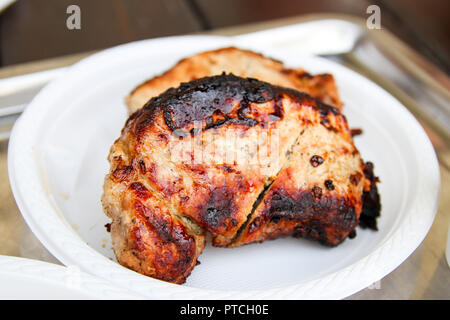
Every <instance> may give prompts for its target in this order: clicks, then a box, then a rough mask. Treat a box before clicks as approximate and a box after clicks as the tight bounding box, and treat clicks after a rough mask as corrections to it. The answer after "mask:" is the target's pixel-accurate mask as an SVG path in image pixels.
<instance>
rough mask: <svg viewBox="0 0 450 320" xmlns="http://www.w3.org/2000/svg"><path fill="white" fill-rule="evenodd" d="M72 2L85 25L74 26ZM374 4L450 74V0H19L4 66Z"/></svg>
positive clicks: (4, 40)
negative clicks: (70, 27) (68, 10)
mask: <svg viewBox="0 0 450 320" xmlns="http://www.w3.org/2000/svg"><path fill="white" fill-rule="evenodd" d="M70 4H77V5H78V6H79V7H80V9H81V30H68V29H67V28H66V19H67V17H68V15H67V14H66V8H67V6H69V5H70ZM371 4H376V5H378V6H379V7H380V9H381V23H382V27H383V28H387V29H389V30H391V31H393V32H394V33H395V34H396V35H397V36H398V37H400V38H401V39H402V40H403V41H405V42H406V43H408V44H409V45H410V46H411V47H414V48H415V49H416V50H418V51H419V52H420V53H422V54H423V55H424V56H425V57H427V58H428V59H429V60H430V61H432V62H433V63H435V64H436V65H437V66H438V67H439V68H441V69H443V70H445V71H446V72H447V73H450V68H449V66H450V56H449V55H448V52H449V51H450V19H448V13H449V12H450V1H448V0H427V1H422V0H396V1H390V0H277V1H273V0H226V1H224V0H94V1H93V0H77V1H72V0H18V1H17V3H15V4H13V5H12V6H11V7H10V8H8V9H7V10H6V11H5V12H4V13H2V14H1V15H0V54H1V55H0V65H3V66H5V65H11V64H16V63H23V62H27V61H33V60H39V59H45V58H50V57H57V56H61V55H68V54H73V53H79V52H84V51H91V50H98V49H102V48H106V47H109V46H113V45H117V44H120V43H126V42H129V41H135V40H141V39H147V38H153V37H161V36H167V35H176V34H186V33H192V32H197V31H206V30H211V29H217V28H224V27H230V26H236V25H242V24H248V23H255V22H262V21H269V20H272V19H278V18H285V17H293V16H298V15H304V14H317V13H333V14H336V13H338V14H347V15H353V16H355V17H359V18H367V16H368V14H367V13H366V9H367V7H368V6H369V5H371Z"/></svg>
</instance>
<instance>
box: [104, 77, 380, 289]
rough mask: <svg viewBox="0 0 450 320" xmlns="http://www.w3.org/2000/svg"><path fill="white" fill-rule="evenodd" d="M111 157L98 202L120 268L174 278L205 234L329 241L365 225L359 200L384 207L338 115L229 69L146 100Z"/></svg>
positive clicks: (230, 241) (236, 240)
mask: <svg viewBox="0 0 450 320" xmlns="http://www.w3.org/2000/svg"><path fill="white" fill-rule="evenodd" d="M109 161H110V164H111V169H110V172H109V174H108V175H107V176H106V178H105V184H104V194H103V197H102V203H103V207H104V210H105V212H106V214H107V215H108V216H109V217H110V218H111V219H112V223H111V236H112V240H113V246H114V250H115V254H116V257H117V259H118V261H119V262H120V263H121V264H122V265H124V266H127V267H129V268H131V269H133V270H135V271H137V272H140V273H143V274H145V275H148V276H152V277H155V278H158V279H162V280H166V281H170V282H175V283H183V282H184V281H185V279H186V277H187V276H188V275H189V273H190V272H191V270H192V269H193V268H194V266H195V265H196V262H197V257H198V255H199V254H200V253H201V251H202V250H203V247H204V244H205V239H206V237H207V235H208V236H210V237H211V238H212V242H213V245H214V246H220V247H233V246H239V245H243V244H247V243H251V242H261V241H264V240H267V239H274V238H276V237H279V236H282V235H293V236H298V237H300V236H301V237H307V238H311V239H315V240H318V241H320V242H321V243H323V244H326V245H331V246H334V245H337V244H339V243H340V242H342V241H343V240H344V239H345V238H346V237H347V236H348V235H349V234H350V232H351V231H352V230H353V229H354V228H355V227H356V225H357V224H358V222H359V219H360V215H361V212H362V209H363V206H364V203H363V199H364V194H366V195H367V194H370V195H371V196H366V198H368V199H369V200H370V201H371V203H370V209H371V210H372V211H373V210H376V209H377V207H376V205H375V204H374V202H377V201H378V202H379V199H378V198H377V197H375V196H374V195H375V194H377V192H376V179H375V178H374V176H373V174H372V173H371V172H372V168H371V167H370V168H369V170H367V168H366V165H365V164H364V162H363V161H362V159H361V156H360V154H359V152H358V150H357V149H356V147H355V146H354V144H353V140H352V136H351V131H350V129H349V127H348V124H347V121H346V118H345V117H344V116H343V115H342V114H341V112H340V111H339V109H338V108H335V107H332V106H329V105H327V104H324V103H322V102H320V101H319V100H317V99H314V98H312V97H311V96H309V95H308V94H306V93H302V92H299V91H296V90H293V89H290V88H283V87H280V86H275V85H271V84H269V83H266V82H262V81H259V80H256V79H252V78H241V77H237V76H234V75H232V74H228V75H226V74H222V75H220V76H214V77H205V78H201V79H197V80H194V81H191V82H187V83H183V84H181V85H180V86H179V87H177V88H171V89H169V90H167V91H165V92H164V93H163V94H161V95H159V96H158V97H155V98H153V99H151V100H150V101H148V102H147V103H146V105H145V106H144V107H143V108H141V109H139V110H138V111H137V112H135V113H133V114H132V115H131V116H130V117H129V119H128V120H127V122H126V124H125V127H124V128H123V130H122V134H121V136H120V137H119V138H118V139H117V140H116V141H115V143H114V145H113V146H112V148H111V151H110V155H109ZM369 171H370V172H369ZM378 209H379V207H378ZM372 215H373V214H372Z"/></svg>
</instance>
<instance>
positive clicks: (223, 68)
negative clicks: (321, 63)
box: [125, 47, 342, 113]
mask: <svg viewBox="0 0 450 320" xmlns="http://www.w3.org/2000/svg"><path fill="white" fill-rule="evenodd" d="M223 72H226V73H233V74H235V75H237V76H240V77H252V78H256V79H258V80H261V81H266V82H270V83H271V84H274V85H279V86H283V87H286V88H292V89H295V90H298V91H301V92H306V93H308V94H310V95H311V96H312V97H314V98H316V99H318V100H320V101H322V102H324V103H326V104H329V105H331V106H334V107H336V108H338V109H341V107H342V102H341V100H340V99H339V95H338V93H337V87H336V84H335V81H334V78H333V76H332V75H331V74H318V75H311V74H309V73H307V72H306V71H304V70H303V69H301V68H299V69H291V68H287V67H286V66H285V65H284V64H283V63H282V62H280V61H277V60H275V59H272V58H268V57H265V56H264V55H262V54H260V53H256V52H253V51H249V50H243V49H238V48H235V47H228V48H221V49H217V50H211V51H205V52H202V53H199V54H196V55H194V56H191V57H188V58H185V59H182V60H181V61H179V62H178V63H177V64H176V65H175V66H173V67H172V68H170V69H169V70H167V71H166V72H164V73H163V74H161V75H159V76H156V77H154V78H152V79H149V80H147V81H145V82H144V83H142V84H141V85H139V86H138V87H136V88H135V89H134V90H133V91H132V92H131V93H130V95H129V96H128V97H127V98H126V99H125V101H126V103H127V106H128V108H129V111H130V113H133V112H134V111H136V110H138V109H139V108H141V107H142V106H143V105H144V104H145V103H146V102H147V101H148V100H150V99H151V98H153V97H156V96H158V95H159V94H161V93H162V92H164V91H166V90H167V89H169V88H173V87H178V86H179V84H180V83H182V82H188V81H192V80H195V79H199V78H203V77H207V76H215V75H219V74H221V73H223Z"/></svg>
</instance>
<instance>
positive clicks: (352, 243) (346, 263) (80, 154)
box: [8, 36, 440, 299]
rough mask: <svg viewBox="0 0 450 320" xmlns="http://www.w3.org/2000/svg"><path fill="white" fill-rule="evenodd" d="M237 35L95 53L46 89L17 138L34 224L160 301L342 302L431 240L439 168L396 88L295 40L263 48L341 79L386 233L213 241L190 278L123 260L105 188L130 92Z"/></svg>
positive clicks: (19, 177)
mask: <svg viewBox="0 0 450 320" xmlns="http://www.w3.org/2000/svg"><path fill="white" fill-rule="evenodd" d="M233 41H235V40H234V39H233V38H222V37H209V36H185V37H169V38H161V39H154V40H146V41H141V42H135V43H130V44H126V45H122V46H119V47H115V48H112V49H108V50H105V51H103V52H100V53H98V54H95V55H93V56H90V57H88V58H87V59H84V60H83V61H81V62H79V63H77V64H76V65H74V66H73V67H70V68H69V69H68V70H67V71H65V72H64V73H63V74H62V76H60V77H59V78H58V79H57V80H55V81H53V82H52V83H51V84H50V85H48V86H47V87H45V88H44V89H43V90H42V91H41V92H40V93H39V94H38V95H37V96H36V97H35V99H34V100H33V101H32V102H31V104H30V105H29V106H28V107H27V109H26V111H25V113H24V114H23V115H22V117H21V118H20V120H19V121H18V122H17V124H16V126H15V128H14V130H13V134H12V136H11V140H10V146H9V159H8V160H9V174H10V179H11V186H12V189H13V192H14V196H15V198H16V200H17V203H18V205H19V208H20V210H21V212H22V214H23V216H24V217H25V219H26V221H27V223H28V224H29V226H30V227H31V229H32V230H33V232H34V233H35V234H36V236H37V237H38V238H39V239H40V240H41V241H42V243H43V244H44V245H45V246H46V247H47V248H48V250H50V252H52V253H53V254H54V255H55V256H56V257H57V258H58V259H59V260H60V261H62V262H63V263H64V264H66V265H68V266H71V265H76V266H79V267H80V268H81V269H82V270H83V271H85V272H88V273H90V274H93V275H96V276H98V277H101V278H104V279H107V280H109V281H112V282H113V283H115V284H116V285H119V286H123V287H124V288H127V289H129V290H132V291H134V292H137V293H140V294H143V295H145V296H147V297H149V298H155V297H157V298H162V299H170V298H174V299H175V298H177V299H220V298H232V299H264V298H269V299H315V298H322V299H339V298H343V297H346V296H348V295H350V294H353V293H355V292H357V291H359V290H361V289H363V288H365V287H367V286H369V285H371V284H372V283H374V282H376V281H377V280H379V279H381V278H382V277H384V276H385V275H386V274H388V273H389V272H391V271H392V270H393V269H395V268H396V267H397V266H398V265H399V264H401V263H402V261H404V260H405V259H406V258H407V257H408V256H409V255H410V254H411V253H412V252H413V251H414V249H415V248H416V247H417V246H418V245H419V244H420V242H421V241H422V240H423V238H424V237H425V235H426V234H427V232H428V230H429V228H430V226H431V224H432V222H433V219H434V215H435V212H436V210H437V202H438V197H439V188H440V181H439V167H438V163H437V160H436V156H435V153H434V150H433V148H432V145H431V143H430V141H429V140H428V138H427V136H426V134H425V133H424V131H423V130H422V127H421V126H420V125H419V123H418V122H417V121H416V120H415V118H414V117H413V116H412V115H411V114H410V113H409V112H408V111H407V110H406V108H405V107H403V106H402V105H401V104H400V103H399V102H398V101H397V100H395V99H394V98H393V97H392V96H390V95H389V94H388V93H387V92H385V91H384V90H382V89H381V88H379V87H378V86H376V85H375V84H373V83H372V82H370V81H369V80H367V79H365V78H363V77H362V76H360V75H358V74H356V73H354V72H352V71H351V70H348V69H346V68H344V67H342V66H340V65H337V64H335V63H332V62H330V61H327V60H324V59H320V58H317V57H307V56H301V55H299V54H298V53H296V52H293V51H291V50H288V49H285V50H283V49H278V50H270V49H264V48H253V49H257V50H259V51H261V52H263V53H265V54H267V55H269V56H273V57H275V58H277V59H280V60H282V61H283V62H285V63H286V64H287V65H288V66H292V67H295V66H301V67H303V68H305V69H306V70H308V71H309V72H311V73H318V72H330V73H332V74H333V75H334V76H335V78H336V81H337V84H338V87H339V92H340V95H341V98H342V100H343V101H344V102H345V109H344V113H345V114H346V116H347V118H348V121H349V124H350V127H353V128H362V129H363V130H364V134H363V135H361V136H358V137H356V138H355V141H356V145H357V147H358V148H359V150H360V151H361V154H362V156H363V158H364V160H365V161H372V162H373V163H374V164H375V173H376V175H378V176H379V177H380V179H381V183H380V184H379V191H380V193H381V201H382V213H381V218H380V219H379V231H378V232H374V231H370V230H361V229H359V228H358V230H357V233H358V235H357V237H356V238H355V239H353V240H346V241H345V242H344V243H342V244H341V245H340V246H338V247H336V248H328V247H323V246H321V245H319V244H317V243H315V242H312V241H308V240H303V239H293V238H285V239H278V240H274V241H267V242H265V243H263V244H252V245H247V246H244V247H240V248H233V249H221V248H213V247H211V246H207V247H206V248H205V250H204V253H203V254H202V255H201V256H200V261H201V264H200V265H199V266H197V267H196V268H195V269H194V271H193V272H192V274H191V275H190V277H189V278H188V280H187V282H186V284H184V285H174V284H169V283H166V282H162V281H159V280H155V279H152V278H149V277H145V276H142V275H140V274H138V273H135V272H133V271H130V270H128V269H126V268H124V267H122V266H120V265H119V264H118V263H117V262H115V259H114V254H113V251H112V248H111V242H110V236H109V234H108V233H107V231H106V229H105V227H104V225H105V224H106V223H107V222H109V220H108V218H107V217H106V216H105V215H104V213H103V210H102V207H101V203H100V196H101V194H102V185H103V179H104V176H105V174H106V173H107V172H108V168H109V165H108V163H107V161H106V157H107V154H108V151H109V148H110V146H111V145H112V143H113V142H114V140H115V139H116V138H117V137H118V136H119V135H120V130H121V128H122V127H123V125H124V123H125V120H126V119H127V111H126V108H125V104H124V97H125V96H126V95H127V94H128V93H129V92H130V91H131V90H132V89H133V88H134V87H135V86H136V85H138V84H139V83H141V82H142V81H143V80H145V79H148V78H150V77H152V76H154V75H157V74H159V73H161V72H163V71H164V70H166V69H168V68H169V67H171V66H172V65H173V64H174V63H176V62H177V61H178V60H180V59H181V58H184V57H186V56H189V55H191V54H193V53H196V52H200V51H203V50H206V49H213V48H219V47H224V46H228V45H230V44H232V43H233Z"/></svg>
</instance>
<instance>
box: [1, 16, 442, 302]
mask: <svg viewBox="0 0 450 320" xmlns="http://www.w3.org/2000/svg"><path fill="white" fill-rule="evenodd" d="M300 21H304V18H298V17H297V18H295V17H294V18H288V19H282V20H278V21H272V22H265V23H258V24H252V25H246V26H240V27H233V28H227V29H220V30H214V31H213V32H212V33H214V34H221V35H230V34H239V33H245V32H249V31H255V30H262V29H267V28H270V27H274V26H280V25H287V24H291V23H297V22H300ZM85 55H86V54H81V55H77V56H70V57H63V58H58V59H52V60H47V61H42V62H38V63H32V64H24V65H19V66H14V67H8V68H4V69H0V77H6V76H12V75H15V74H20V73H23V72H31V71H35V70H40V69H46V68H51V67H58V66H61V65H67V64H68V63H70V62H74V61H76V60H78V59H80V58H81V57H83V56H85ZM419 120H420V119H419ZM425 129H426V131H427V133H429V136H430V139H431V140H432V142H433V145H434V146H435V149H436V151H437V152H438V154H439V160H440V170H441V185H442V187H441V195H440V201H439V209H438V212H437V214H436V218H435V221H434V223H433V225H432V227H431V229H430V232H429V233H428V235H427V236H426V238H425V240H424V241H423V242H422V244H421V245H420V246H419V247H418V248H417V249H416V250H415V251H414V252H413V253H412V254H411V256H410V257H409V258H408V259H407V260H405V261H404V262H403V263H402V264H401V265H400V266H399V267H398V268H397V269H396V270H394V271H393V272H391V273H390V274H389V275H387V276H386V277H384V278H383V279H381V280H380V281H379V282H377V283H375V284H374V285H372V286H371V287H369V288H366V289H364V290H362V291H360V292H358V293H356V294H354V295H352V296H350V297H348V298H347V299H450V286H449V284H450V268H449V266H448V264H447V261H446V257H445V248H446V243H447V233H448V228H449V224H450V166H449V164H450V150H449V149H448V146H446V145H445V144H441V143H439V137H438V136H436V134H435V133H434V132H433V130H432V129H431V128H429V127H426V128H425ZM7 152H8V146H7V141H3V142H0V254H1V255H10V256H20V257H26V258H31V259H38V260H43V261H47V262H53V263H57V264H60V262H59V261H58V260H57V259H56V258H55V257H53V256H52V255H51V254H50V253H49V252H48V251H47V250H46V249H45V248H44V247H43V245H42V244H41V243H40V242H39V240H38V239H37V238H36V237H35V236H34V235H33V233H32V232H31V230H30V229H29V227H28V226H27V224H26V223H25V221H24V219H23V218H22V216H21V214H20V212H19V209H18V208H17V205H16V203H15V201H14V198H13V195H12V192H11V189H10V186H9V180H8V172H7Z"/></svg>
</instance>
